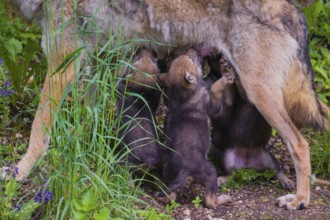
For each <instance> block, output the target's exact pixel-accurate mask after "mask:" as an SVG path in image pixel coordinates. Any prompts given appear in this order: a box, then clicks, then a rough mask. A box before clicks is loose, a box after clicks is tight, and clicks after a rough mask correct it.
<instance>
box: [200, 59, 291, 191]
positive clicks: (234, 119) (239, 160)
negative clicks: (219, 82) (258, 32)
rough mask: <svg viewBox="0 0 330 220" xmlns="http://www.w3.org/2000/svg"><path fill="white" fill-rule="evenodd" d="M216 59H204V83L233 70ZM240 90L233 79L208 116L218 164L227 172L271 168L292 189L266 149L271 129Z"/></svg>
mask: <svg viewBox="0 0 330 220" xmlns="http://www.w3.org/2000/svg"><path fill="white" fill-rule="evenodd" d="M219 58H220V57H219V56H217V57H215V59H216V60H215V61H214V60H210V62H208V63H209V66H210V69H211V72H210V74H209V76H208V77H207V78H206V82H207V83H208V84H210V83H211V82H212V81H214V79H215V78H217V77H220V76H221V75H222V74H228V72H233V73H234V72H235V70H234V69H233V67H232V66H231V65H230V64H229V63H228V61H227V60H226V59H225V58H224V57H221V58H220V60H219V61H220V62H217V60H218V59H219ZM216 63H217V64H218V65H216ZM219 66H221V68H220V69H221V71H220V70H219ZM216 67H217V68H216ZM240 91H242V90H241V85H240V82H239V79H237V80H236V86H235V85H234V84H233V85H231V86H228V87H227V89H226V90H225V92H224V98H223V99H224V108H223V111H222V112H219V114H217V115H215V116H214V117H213V118H212V144H213V146H215V147H216V148H217V149H218V151H219V156H220V157H219V158H217V159H218V160H219V163H220V167H221V168H222V170H224V171H225V172H226V174H227V175H230V174H231V173H232V172H233V171H234V170H237V169H246V168H254V169H256V170H265V169H274V170H275V171H276V177H277V179H278V180H279V182H280V183H281V185H282V186H283V187H284V188H286V189H293V188H294V182H293V181H291V180H290V179H289V178H288V177H287V176H286V175H285V174H284V173H283V170H282V168H281V166H280V164H279V162H278V160H277V159H276V158H275V157H274V156H273V155H272V154H271V153H270V152H269V151H268V150H267V149H266V145H267V143H268V141H269V139H270V137H271V132H272V128H271V127H270V125H269V124H268V123H267V121H266V120H265V119H264V118H263V116H262V115H261V114H260V113H259V112H258V110H257V109H256V107H255V106H253V105H252V104H251V103H249V101H248V100H246V94H244V93H243V94H242V92H240ZM226 179H227V176H222V177H219V178H218V181H219V183H222V182H224V181H226Z"/></svg>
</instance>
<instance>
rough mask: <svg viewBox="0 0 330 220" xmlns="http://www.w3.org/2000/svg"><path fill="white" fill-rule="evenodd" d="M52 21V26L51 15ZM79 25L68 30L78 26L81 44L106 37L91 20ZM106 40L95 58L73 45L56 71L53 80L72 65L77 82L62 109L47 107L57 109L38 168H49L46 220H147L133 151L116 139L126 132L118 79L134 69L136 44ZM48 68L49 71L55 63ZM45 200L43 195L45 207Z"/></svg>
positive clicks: (68, 89) (58, 105) (49, 42)
mask: <svg viewBox="0 0 330 220" xmlns="http://www.w3.org/2000/svg"><path fill="white" fill-rule="evenodd" d="M48 16H49V18H48V19H49V22H51V21H52V18H51V16H52V15H51V14H49V15H48ZM76 19H78V18H74V19H72V20H70V21H67V22H66V23H65V25H71V24H74V26H75V30H74V31H75V33H78V32H79V33H80V34H82V35H83V38H82V40H83V42H84V40H85V39H88V38H89V34H92V35H100V36H101V35H103V36H104V35H105V34H104V33H102V31H101V30H100V29H98V27H96V26H95V25H94V24H93V22H92V20H93V18H85V19H86V20H88V21H91V22H90V23H89V24H86V23H85V24H84V26H83V27H78V26H77V25H76V23H75V20H76ZM88 21H87V22H88ZM85 25H86V26H85ZM62 28H63V27H62ZM62 31H63V30H52V29H51V28H50V29H49V30H48V34H49V36H47V42H46V45H54V42H55V41H54V36H56V35H57V34H61V32H62ZM107 35H108V34H107ZM108 36H110V37H109V38H108V39H109V40H108V42H107V43H106V44H105V45H104V46H102V47H98V46H97V45H92V46H93V47H95V48H94V49H93V52H91V53H90V51H91V50H87V49H86V46H85V43H83V44H79V46H78V43H77V42H75V47H76V49H75V51H74V52H73V53H72V54H67V57H66V58H65V60H64V62H63V63H62V64H60V65H59V67H58V68H57V69H56V72H57V73H55V74H65V69H66V67H67V65H68V64H70V63H74V65H75V73H76V76H75V78H74V80H73V81H72V82H71V84H70V85H67V86H66V88H65V92H64V94H63V96H62V98H61V100H60V101H59V102H58V103H51V102H53V100H50V101H49V103H48V104H53V105H54V106H55V105H56V109H53V110H51V111H52V117H53V123H52V128H51V130H50V131H47V134H48V137H49V147H48V152H47V155H46V156H45V158H43V160H41V161H39V166H37V167H36V168H37V169H40V166H41V165H42V166H45V169H43V172H42V173H43V175H46V177H44V178H47V188H46V187H44V188H43V189H44V191H45V190H47V192H48V194H46V195H49V193H51V195H52V198H51V199H50V200H49V201H47V202H48V203H47V204H46V205H44V206H43V208H39V209H38V210H39V212H41V213H42V214H41V216H45V217H46V218H51V219H138V218H139V217H138V215H139V216H141V215H144V216H148V213H147V214H146V213H145V212H141V210H139V209H140V208H139V207H140V206H139V204H143V206H144V207H145V205H146V204H145V203H144V202H143V201H142V200H140V199H139V198H138V196H139V195H141V193H142V191H141V190H140V188H139V187H137V186H138V185H139V184H140V181H141V179H132V177H131V172H130V167H129V166H128V165H127V164H125V158H126V157H127V154H128V153H129V151H127V150H122V147H121V137H119V135H118V134H119V129H122V128H121V126H122V125H121V124H120V119H121V114H122V113H121V112H118V111H117V107H116V104H117V99H118V91H117V86H118V83H119V82H120V80H121V79H119V77H117V73H118V71H119V69H120V68H121V66H122V65H123V64H125V65H126V64H129V63H130V62H129V60H130V58H129V57H128V55H127V54H128V52H134V45H135V42H134V40H132V41H130V42H124V41H123V40H122V37H121V35H120V33H119V34H118V35H116V36H112V35H111V34H110V35H108ZM96 41H97V40H96ZM135 41H136V40H135ZM64 42H65V41H64ZM71 46H72V45H71ZM89 46H91V45H89ZM52 49H54V48H49V49H48V51H52ZM82 53H84V55H86V56H87V58H86V59H84V62H83V63H81V62H80V59H79V57H80V55H81V54H82ZM48 62H49V65H50V66H51V65H52V63H51V62H52V60H49V61H48ZM49 83H52V80H50V82H49ZM123 111H125V109H123ZM132 120H134V118H132ZM123 161H124V163H123ZM45 188H46V189H45ZM46 195H45V193H43V194H41V198H42V201H44V200H45V198H46ZM151 211H152V210H151ZM141 213H143V214H141Z"/></svg>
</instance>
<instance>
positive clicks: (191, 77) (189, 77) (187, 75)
mask: <svg viewBox="0 0 330 220" xmlns="http://www.w3.org/2000/svg"><path fill="white" fill-rule="evenodd" d="M184 78H185V79H186V81H187V82H188V83H195V82H196V77H195V76H194V75H192V74H191V73H189V72H185V73H184Z"/></svg>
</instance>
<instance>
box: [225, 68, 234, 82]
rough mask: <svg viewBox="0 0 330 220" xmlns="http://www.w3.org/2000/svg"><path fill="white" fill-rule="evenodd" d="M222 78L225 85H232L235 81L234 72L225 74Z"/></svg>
mask: <svg viewBox="0 0 330 220" xmlns="http://www.w3.org/2000/svg"><path fill="white" fill-rule="evenodd" d="M223 77H224V81H225V82H226V83H227V84H233V83H234V81H235V73H234V71H229V72H227V73H226V74H225V75H223Z"/></svg>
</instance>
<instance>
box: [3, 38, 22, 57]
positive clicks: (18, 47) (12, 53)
mask: <svg viewBox="0 0 330 220" xmlns="http://www.w3.org/2000/svg"><path fill="white" fill-rule="evenodd" d="M5 48H6V49H7V51H8V53H9V57H10V59H11V60H12V61H16V58H17V54H19V53H21V52H22V49H23V46H22V43H21V42H20V41H19V40H17V39H15V38H10V40H9V41H8V42H7V43H6V45H5Z"/></svg>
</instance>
